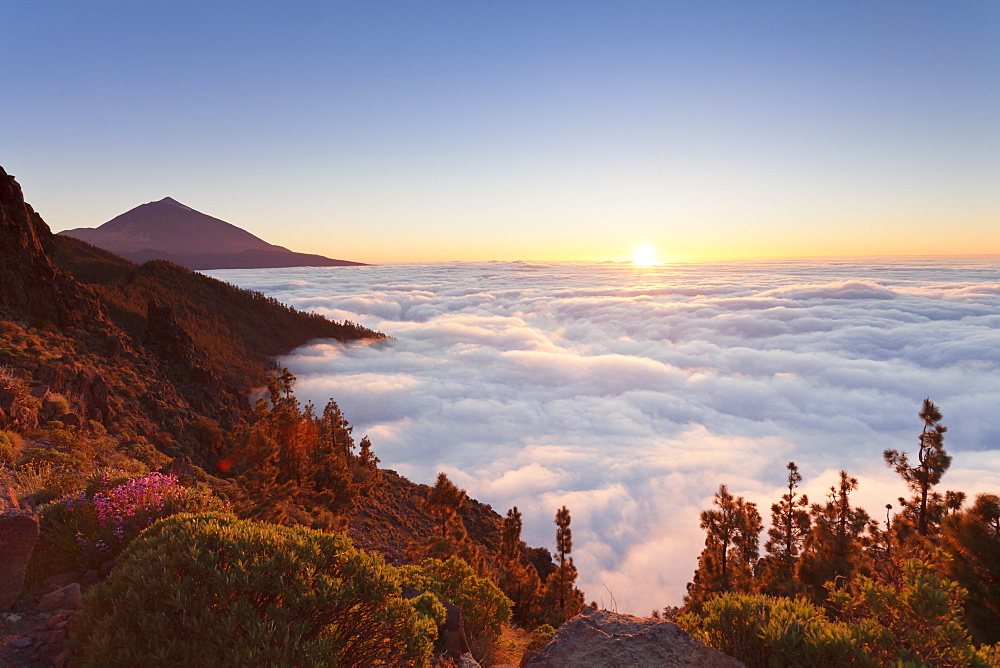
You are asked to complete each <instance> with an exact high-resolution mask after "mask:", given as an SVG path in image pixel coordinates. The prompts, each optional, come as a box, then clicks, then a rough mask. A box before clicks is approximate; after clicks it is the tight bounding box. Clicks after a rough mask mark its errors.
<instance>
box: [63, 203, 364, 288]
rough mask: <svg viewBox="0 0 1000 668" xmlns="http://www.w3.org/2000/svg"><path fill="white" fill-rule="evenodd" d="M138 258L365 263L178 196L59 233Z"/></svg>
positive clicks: (230, 263) (255, 264)
mask: <svg viewBox="0 0 1000 668" xmlns="http://www.w3.org/2000/svg"><path fill="white" fill-rule="evenodd" d="M59 235H62V236H66V237H73V238H76V239H79V240H81V241H85V242H87V243H89V244H91V245H94V246H97V247H99V248H103V249H104V250H107V251H110V252H112V253H115V254H117V255H120V256H121V257H124V258H126V259H128V260H132V261H134V262H139V263H142V262H145V261H148V260H167V261H170V262H173V263H175V264H180V265H182V266H185V267H187V268H189V269H195V270H203V269H261V268H276V267H299V266H316V267H336V266H362V265H363V264H364V263H361V262H352V261H349V260H337V259H333V258H328V257H325V256H322V255H316V254H309V253H297V252H295V251H292V250H289V249H288V248H285V247H284V246H278V245H276V244H272V243H268V242H267V241H264V240H263V239H261V238H260V237H257V236H255V235H254V234H251V233H250V232H248V231H246V230H244V229H242V228H240V227H238V226H236V225H233V224H232V223H228V222H226V221H224V220H222V219H221V218H216V217H214V216H209V215H208V214H205V213H202V212H200V211H198V210H196V209H194V208H192V207H190V206H187V205H186V204H183V203H181V202H179V201H177V200H175V199H174V198H172V197H164V198H163V199H160V200H157V201H154V202H147V203H145V204H140V205H139V206H137V207H134V208H132V209H129V210H128V211H126V212H125V213H122V214H119V215H118V216H115V217H114V218H112V219H111V220H109V221H108V222H106V223H104V224H103V225H101V226H99V227H96V228H95V227H78V228H74V229H70V230H64V231H62V232H59Z"/></svg>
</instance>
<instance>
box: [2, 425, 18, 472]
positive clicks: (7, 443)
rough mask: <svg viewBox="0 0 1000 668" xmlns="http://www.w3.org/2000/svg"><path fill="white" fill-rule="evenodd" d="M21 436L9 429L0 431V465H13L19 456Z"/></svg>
mask: <svg viewBox="0 0 1000 668" xmlns="http://www.w3.org/2000/svg"><path fill="white" fill-rule="evenodd" d="M21 447H22V441H21V437H20V436H18V435H17V434H15V433H13V432H9V431H0V466H13V465H14V464H15V462H17V460H18V459H19V458H20V456H21Z"/></svg>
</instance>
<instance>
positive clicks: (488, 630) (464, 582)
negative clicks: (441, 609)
mask: <svg viewBox="0 0 1000 668" xmlns="http://www.w3.org/2000/svg"><path fill="white" fill-rule="evenodd" d="M401 570H402V577H403V584H406V585H409V586H410V587H413V588H414V589H420V590H423V591H429V592H431V593H433V594H434V595H436V596H437V597H438V598H440V599H441V600H443V601H447V602H449V603H452V604H454V605H457V606H458V607H459V608H461V609H462V621H463V622H464V624H465V635H466V637H467V638H468V640H469V648H470V649H471V650H472V653H473V655H474V656H479V657H482V656H486V655H487V654H488V653H489V651H490V649H491V648H492V647H493V645H494V643H496V641H497V638H499V637H500V633H501V632H502V627H503V625H504V624H506V623H508V622H509V621H510V615H511V607H512V606H513V604H512V603H511V601H510V599H509V598H507V596H505V595H504V593H503V592H502V591H501V590H500V588H499V587H497V586H496V585H495V584H493V582H491V581H490V580H487V579H486V578H481V577H478V576H477V575H476V572H475V571H474V570H472V567H471V566H469V565H468V564H467V563H465V562H464V561H463V560H461V559H459V558H458V557H449V558H448V560H447V561H441V560H440V559H425V560H424V561H423V562H421V564H420V565H419V566H403V567H402V569H401Z"/></svg>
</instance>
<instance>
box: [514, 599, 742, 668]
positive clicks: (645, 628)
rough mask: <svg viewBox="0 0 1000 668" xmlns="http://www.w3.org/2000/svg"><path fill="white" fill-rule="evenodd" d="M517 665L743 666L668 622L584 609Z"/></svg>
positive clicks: (596, 667) (553, 667) (594, 667)
mask: <svg viewBox="0 0 1000 668" xmlns="http://www.w3.org/2000/svg"><path fill="white" fill-rule="evenodd" d="M522 665H524V666H537V667H543V666H544V667H548V668H561V667H563V666H565V667H569V666H588V668H602V667H605V666H607V667H611V666H658V667H660V668H670V667H673V666H705V667H711V668H715V667H718V668H737V667H739V666H743V663H742V662H740V661H737V660H736V659H734V658H732V657H731V656H727V655H725V654H723V653H722V652H720V651H718V650H716V649H713V648H711V647H708V646H707V645H703V644H702V643H700V642H698V641H697V640H694V639H692V638H691V636H689V635H688V634H687V633H685V632H684V630H683V629H681V628H680V627H679V626H677V625H676V624H674V623H673V622H668V621H666V620H662V619H646V618H643V617H633V616H632V615H625V614H620V613H617V612H609V611H607V610H594V609H593V608H584V609H583V612H581V613H580V614H579V615H577V616H576V617H573V618H572V619H570V620H569V621H567V622H566V623H565V624H563V625H562V626H560V627H559V630H558V631H556V634H555V635H554V636H553V637H552V641H551V642H549V644H548V645H546V646H545V648H544V649H542V650H541V651H539V652H536V653H534V654H533V655H532V656H531V657H528V660H527V661H525V662H523V663H522Z"/></svg>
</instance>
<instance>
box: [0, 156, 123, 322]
mask: <svg viewBox="0 0 1000 668" xmlns="http://www.w3.org/2000/svg"><path fill="white" fill-rule="evenodd" d="M52 251H53V241H52V233H51V232H50V231H49V228H48V226H47V225H46V224H45V222H44V221H43V220H42V218H41V216H39V215H38V214H37V213H35V210H34V209H32V208H31V205H29V204H28V203H26V202H25V201H24V195H23V194H22V193H21V186H20V185H18V183H17V181H15V180H14V177H13V176H11V175H9V174H7V172H5V171H4V170H3V168H2V167H0V311H7V312H16V313H19V314H28V315H30V316H31V317H33V318H35V319H37V320H41V321H48V322H51V323H53V324H56V325H59V326H60V327H70V326H75V325H77V324H79V323H80V322H81V321H84V320H87V319H91V320H94V319H98V320H103V315H102V313H101V310H100V307H99V306H98V304H97V302H96V301H95V300H93V299H91V298H89V297H88V296H86V295H85V294H84V293H83V291H82V290H81V289H80V288H79V286H78V285H77V284H76V282H75V281H74V280H73V279H72V278H71V277H70V276H69V274H67V273H66V272H64V271H61V270H60V269H58V268H57V267H56V266H55V264H53V262H52Z"/></svg>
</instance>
